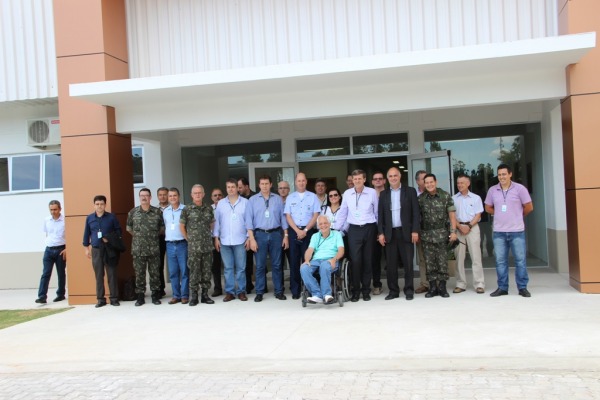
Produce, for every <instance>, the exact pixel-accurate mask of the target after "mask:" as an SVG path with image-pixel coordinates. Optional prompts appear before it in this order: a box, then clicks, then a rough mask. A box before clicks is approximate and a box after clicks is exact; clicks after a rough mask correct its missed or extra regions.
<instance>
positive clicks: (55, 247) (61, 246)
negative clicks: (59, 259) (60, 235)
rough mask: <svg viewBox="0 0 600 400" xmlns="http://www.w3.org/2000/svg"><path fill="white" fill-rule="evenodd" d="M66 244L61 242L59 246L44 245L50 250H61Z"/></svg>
mask: <svg viewBox="0 0 600 400" xmlns="http://www.w3.org/2000/svg"><path fill="white" fill-rule="evenodd" d="M65 247H66V246H65V245H64V244H61V245H60V246H46V248H47V249H50V250H62V249H64V248H65Z"/></svg>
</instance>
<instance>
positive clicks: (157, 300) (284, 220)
mask: <svg viewBox="0 0 600 400" xmlns="http://www.w3.org/2000/svg"><path fill="white" fill-rule="evenodd" d="M401 178H402V172H401V170H400V169H398V168H396V167H392V168H390V169H389V170H388V171H387V174H386V175H384V174H383V173H382V172H376V173H375V174H373V177H372V181H371V187H369V186H367V185H366V182H367V175H366V173H365V172H364V171H363V170H355V171H353V172H352V173H351V174H350V175H348V178H347V181H346V182H347V185H348V189H347V190H345V191H344V193H343V194H342V193H341V192H340V190H338V189H337V188H330V189H329V190H328V188H327V183H326V181H325V180H322V179H318V180H317V181H316V183H315V192H314V193H313V192H311V191H309V190H307V184H308V181H307V178H306V175H305V174H304V173H298V174H297V175H296V177H295V182H294V183H295V191H294V192H293V193H290V185H289V183H288V182H286V181H282V182H279V183H278V185H277V192H278V194H275V193H273V191H272V187H273V182H272V179H271V177H270V176H268V175H264V176H261V177H260V178H259V180H258V187H259V190H260V191H259V192H258V193H254V192H252V191H251V190H250V188H249V184H248V180H247V179H246V178H241V179H238V180H236V179H230V180H228V181H227V182H226V183H225V185H226V186H225V189H226V196H224V195H223V192H222V191H221V189H219V188H215V189H213V190H212V191H211V200H212V204H211V205H207V204H205V203H204V202H203V199H204V196H205V189H204V187H203V186H202V185H199V184H196V185H194V186H192V189H191V198H192V202H191V203H189V204H187V205H184V204H182V203H181V200H180V193H179V190H178V189H177V188H175V187H172V188H166V187H161V188H159V189H158V190H157V197H158V200H159V202H158V206H153V205H151V200H152V193H151V191H150V190H149V189H147V188H142V189H141V190H140V191H139V193H138V195H139V204H140V205H139V206H137V207H134V208H133V209H132V210H131V211H130V212H129V213H128V216H127V224H126V230H127V232H128V233H129V234H131V236H132V245H131V254H132V256H133V265H134V269H135V293H136V303H135V305H136V306H141V305H143V304H144V303H145V292H146V279H147V275H148V276H149V283H150V290H151V300H152V303H153V304H157V305H158V304H161V298H162V297H164V296H165V295H166V292H165V279H164V276H163V275H162V274H163V270H164V259H165V256H166V259H167V266H168V272H169V278H170V282H171V286H172V293H173V295H172V298H171V299H170V300H169V304H177V303H182V304H188V305H190V306H196V305H198V304H199V303H200V302H201V303H205V304H214V300H213V299H212V298H211V297H217V296H220V295H222V294H224V295H225V296H224V298H223V301H225V302H229V301H232V300H234V299H239V300H241V301H247V300H248V297H247V294H249V293H250V292H251V291H252V289H255V290H256V296H255V297H254V301H255V302H261V301H262V300H263V297H264V295H265V294H266V293H267V292H268V290H267V256H268V257H269V259H270V265H271V271H272V274H271V278H272V284H273V289H274V297H275V298H276V299H279V300H286V296H285V294H284V279H283V255H284V254H285V255H286V256H287V259H288V264H289V269H290V286H289V289H290V292H291V296H292V298H293V299H299V298H300V297H301V286H302V281H303V282H304V284H305V286H306V288H307V289H308V291H309V292H310V297H308V301H309V302H311V303H331V302H333V300H334V299H333V296H332V292H331V286H330V278H331V274H332V273H333V272H335V271H336V270H337V269H338V268H339V265H340V261H341V259H342V258H344V257H348V258H349V259H350V268H351V277H352V279H351V280H352V281H351V282H349V285H350V286H351V289H352V296H351V301H352V302H357V301H359V300H360V298H361V297H362V299H363V300H364V301H369V300H370V299H371V297H370V295H371V293H373V294H375V295H379V294H381V293H382V283H381V257H382V254H384V255H385V259H386V265H387V268H386V274H387V284H388V289H389V293H388V294H387V296H386V297H385V299H386V300H393V299H396V298H398V297H400V293H401V292H400V286H399V277H398V270H399V268H400V267H402V269H403V272H404V287H403V288H402V289H403V290H402V292H403V294H404V296H405V298H406V299H407V300H412V299H413V298H414V294H415V293H425V297H427V298H431V297H434V296H437V295H439V296H442V297H449V293H448V289H447V287H446V284H447V281H448V279H449V275H448V263H447V260H448V249H449V245H450V247H456V250H455V251H456V255H457V260H458V268H457V277H456V287H455V289H454V291H453V292H454V293H461V292H464V291H465V290H466V289H467V281H466V276H465V269H464V260H465V254H466V249H467V248H468V250H469V254H470V256H471V259H472V269H473V287H474V289H475V291H476V292H477V293H484V292H485V282H484V275H483V267H482V262H481V248H480V232H479V226H478V224H479V222H480V220H481V216H482V213H484V211H485V212H487V213H489V214H490V215H493V216H494V219H493V224H494V225H493V228H494V229H493V243H494V254H495V257H496V271H497V275H498V289H497V290H495V291H494V292H492V293H491V296H492V297H497V296H502V295H506V294H508V252H509V250H510V251H512V254H513V257H514V258H515V266H516V283H517V287H518V291H519V294H520V295H521V296H523V297H530V293H529V291H528V289H527V283H528V275H527V268H526V262H525V256H526V249H525V232H524V231H525V225H524V217H525V216H526V215H527V214H529V213H530V212H531V211H532V210H533V205H532V201H531V198H530V196H529V193H528V191H527V189H526V188H525V187H524V186H522V185H520V184H518V183H516V182H513V181H512V170H511V168H510V167H509V166H508V165H506V164H501V165H500V166H498V180H499V183H498V184H497V185H494V186H492V187H490V189H489V191H488V193H487V196H486V198H485V201H484V202H483V201H482V199H481V197H480V196H478V195H477V194H474V193H472V192H471V191H470V190H469V188H470V179H469V177H468V176H466V175H459V176H458V177H457V187H458V193H456V194H455V195H454V196H451V195H450V194H449V193H447V192H446V191H444V190H442V189H441V188H439V187H437V179H436V176H435V175H434V174H431V173H427V172H426V171H418V172H417V173H416V175H415V180H416V183H417V188H416V189H415V188H413V187H410V186H407V185H402V184H401ZM386 180H387V183H388V185H387V187H386ZM484 204H485V208H484ZM49 207H50V214H51V215H50V216H49V217H48V218H47V219H46V221H45V225H44V226H45V228H44V229H45V232H46V235H47V239H46V245H47V247H46V251H45V253H44V272H43V274H42V278H41V281H40V288H39V293H38V299H37V300H36V302H38V303H45V302H46V293H47V290H48V282H49V279H50V275H51V273H52V265H53V264H56V267H57V271H58V276H59V288H58V290H57V297H56V299H55V300H54V301H61V300H63V299H64V298H65V259H66V249H65V241H64V217H63V216H62V214H61V207H60V203H59V202H57V201H55V200H53V201H51V202H50V205H49ZM105 207H106V197H105V196H103V195H98V196H96V197H94V212H93V213H91V214H90V215H88V216H87V218H86V222H85V227H84V234H83V245H84V248H85V253H86V255H87V257H88V258H91V260H92V266H93V269H94V272H95V277H96V296H97V304H96V307H103V306H105V305H106V304H107V302H106V295H105V288H104V275H105V273H106V275H107V276H108V286H109V300H110V304H111V305H113V306H118V305H119V295H118V285H117V273H116V271H117V265H118V256H119V248H120V247H122V245H120V244H119V243H120V241H121V235H122V232H121V227H120V225H119V222H118V220H117V218H116V217H115V215H114V214H112V213H109V212H107V211H106V210H105ZM452 244H455V246H452ZM415 245H416V248H417V251H418V253H419V269H420V278H421V282H420V286H419V287H417V289H415V288H414V285H413V281H414V276H413V268H412V262H413V261H412V260H413V256H414V251H415V250H414V249H415ZM456 245H457V246H456ZM253 261H254V263H255V265H256V270H255V273H254V278H255V282H254V284H255V285H254V284H253V282H252V277H253V272H254V268H253V267H254V263H253ZM221 266H223V277H224V286H223V285H222V284H221ZM316 270H319V272H320V282H319V281H317V279H316V278H315V277H314V272H315V271H316ZM211 277H212V278H213V280H214V291H213V293H212V294H211V296H209V295H208V291H209V289H210V287H211ZM371 285H372V286H373V289H371Z"/></svg>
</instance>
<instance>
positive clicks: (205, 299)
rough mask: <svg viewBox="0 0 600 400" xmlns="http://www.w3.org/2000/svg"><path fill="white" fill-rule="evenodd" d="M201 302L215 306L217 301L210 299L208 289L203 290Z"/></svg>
mask: <svg viewBox="0 0 600 400" xmlns="http://www.w3.org/2000/svg"><path fill="white" fill-rule="evenodd" d="M200 301H201V302H202V303H205V304H215V301H214V300H213V299H211V298H210V297H208V289H202V295H201V296H200Z"/></svg>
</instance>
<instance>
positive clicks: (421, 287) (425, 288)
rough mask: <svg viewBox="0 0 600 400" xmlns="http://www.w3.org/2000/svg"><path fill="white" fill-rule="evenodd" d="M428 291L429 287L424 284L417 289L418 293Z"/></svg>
mask: <svg viewBox="0 0 600 400" xmlns="http://www.w3.org/2000/svg"><path fill="white" fill-rule="evenodd" d="M427 291H429V288H428V287H427V286H425V285H423V284H421V285H420V286H419V287H418V288H417V289H416V290H415V293H416V294H421V293H426V292H427Z"/></svg>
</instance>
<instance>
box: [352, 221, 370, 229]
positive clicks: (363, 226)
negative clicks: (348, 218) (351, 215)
mask: <svg viewBox="0 0 600 400" xmlns="http://www.w3.org/2000/svg"><path fill="white" fill-rule="evenodd" d="M371 225H375V222H370V223H368V224H364V225H355V224H350V226H351V227H354V228H365V227H367V226H371Z"/></svg>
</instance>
